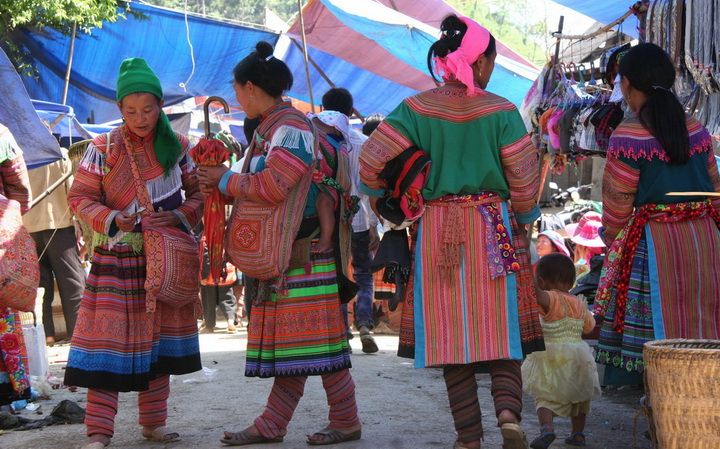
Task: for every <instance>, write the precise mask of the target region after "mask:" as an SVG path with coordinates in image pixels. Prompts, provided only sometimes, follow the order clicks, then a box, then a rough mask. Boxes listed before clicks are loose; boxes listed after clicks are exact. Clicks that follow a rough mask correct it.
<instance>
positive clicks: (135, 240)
mask: <svg viewBox="0 0 720 449" xmlns="http://www.w3.org/2000/svg"><path fill="white" fill-rule="evenodd" d="M118 243H127V244H129V245H130V246H132V249H133V251H134V252H135V253H137V254H141V253H142V250H143V237H142V232H122V231H120V232H118V233H117V234H116V235H115V237H108V236H107V235H105V234H100V233H99V232H96V233H95V236H94V237H93V248H94V247H96V246H102V245H106V244H107V246H108V248H110V249H113V247H114V246H115V245H117V244H118Z"/></svg>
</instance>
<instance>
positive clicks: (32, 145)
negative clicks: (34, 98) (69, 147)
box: [0, 49, 63, 169]
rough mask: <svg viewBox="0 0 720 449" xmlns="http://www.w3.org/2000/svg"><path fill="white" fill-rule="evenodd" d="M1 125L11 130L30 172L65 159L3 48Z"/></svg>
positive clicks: (0, 62)
mask: <svg viewBox="0 0 720 449" xmlns="http://www.w3.org/2000/svg"><path fill="white" fill-rule="evenodd" d="M0 123H2V124H3V125H5V126H7V127H8V129H10V132H11V133H12V134H13V137H15V141H16V142H17V143H18V145H19V146H20V148H21V149H22V150H23V153H24V154H23V158H24V159H25V164H26V165H27V167H28V168H29V169H33V168H37V167H41V166H43V165H45V164H49V163H51V162H55V161H57V160H60V159H62V157H63V156H62V152H61V151H60V144H59V143H58V141H57V140H56V139H55V137H53V135H52V134H50V131H49V130H48V128H47V127H46V126H45V125H44V124H43V123H42V121H41V120H40V117H38V114H37V113H36V112H35V109H34V108H33V105H32V102H31V100H30V97H29V96H28V93H27V91H26V90H25V86H24V85H23V82H22V80H21V79H20V76H19V75H18V73H17V71H16V70H15V67H13V65H12V63H11V62H10V60H9V59H8V57H7V55H5V52H4V51H3V50H2V49H0Z"/></svg>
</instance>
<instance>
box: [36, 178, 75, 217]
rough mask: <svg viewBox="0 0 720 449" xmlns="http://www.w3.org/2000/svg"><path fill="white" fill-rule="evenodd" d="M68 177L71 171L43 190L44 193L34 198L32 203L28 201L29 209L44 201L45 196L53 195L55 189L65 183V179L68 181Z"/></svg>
mask: <svg viewBox="0 0 720 449" xmlns="http://www.w3.org/2000/svg"><path fill="white" fill-rule="evenodd" d="M70 176H72V171H69V172H67V173H65V174H64V175H62V176H61V177H60V179H58V180H57V181H55V182H54V183H53V184H52V185H51V186H50V187H48V188H47V189H45V191H44V192H43V193H41V194H40V195H38V196H36V197H35V198H33V199H32V201H30V204H29V206H30V209H32V208H33V207H34V206H35V205H36V204H38V203H39V202H40V201H42V200H44V199H45V197H46V196H48V195H50V194H51V193H53V192H54V191H55V189H57V188H58V187H60V186H61V185H62V183H64V182H65V181H67V179H68V178H69V177H70Z"/></svg>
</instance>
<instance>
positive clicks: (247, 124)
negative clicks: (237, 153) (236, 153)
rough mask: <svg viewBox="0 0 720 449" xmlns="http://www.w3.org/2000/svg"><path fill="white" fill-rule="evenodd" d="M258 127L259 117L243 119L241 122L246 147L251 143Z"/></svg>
mask: <svg viewBox="0 0 720 449" xmlns="http://www.w3.org/2000/svg"><path fill="white" fill-rule="evenodd" d="M258 126H260V117H255V118H250V117H245V121H243V133H244V134H245V140H247V143H248V145H250V144H251V143H252V139H253V134H255V130H256V129H257V127H258Z"/></svg>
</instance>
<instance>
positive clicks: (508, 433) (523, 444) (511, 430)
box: [500, 422, 528, 449]
mask: <svg viewBox="0 0 720 449" xmlns="http://www.w3.org/2000/svg"><path fill="white" fill-rule="evenodd" d="M500 433H501V434H502V437H503V445H502V447H503V449H527V448H528V441H527V437H526V436H525V432H523V430H522V428H521V427H520V425H519V424H516V423H510V422H506V423H505V424H502V425H501V426H500Z"/></svg>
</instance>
